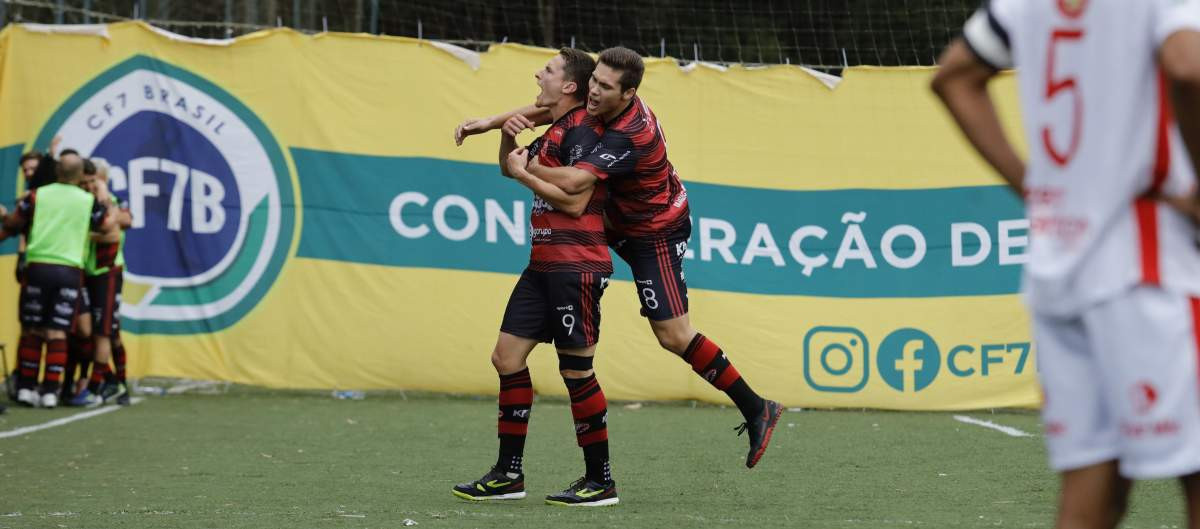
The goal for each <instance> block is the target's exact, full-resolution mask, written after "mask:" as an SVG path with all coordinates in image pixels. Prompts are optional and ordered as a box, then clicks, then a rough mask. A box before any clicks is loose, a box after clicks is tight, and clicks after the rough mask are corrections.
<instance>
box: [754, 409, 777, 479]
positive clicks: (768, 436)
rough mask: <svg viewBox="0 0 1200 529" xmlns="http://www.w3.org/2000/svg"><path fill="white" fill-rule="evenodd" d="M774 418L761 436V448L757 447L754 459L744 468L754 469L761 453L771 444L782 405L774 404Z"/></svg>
mask: <svg viewBox="0 0 1200 529" xmlns="http://www.w3.org/2000/svg"><path fill="white" fill-rule="evenodd" d="M776 406H778V407H777V408H775V416H774V417H772V418H771V422H770V423H769V424H768V425H767V433H766V435H764V436H763V442H762V446H760V447H758V451H757V452H754V457H753V458H751V459H750V461H749V462H747V463H746V468H754V466H755V465H757V464H758V460H759V459H762V456H763V453H764V452H766V451H767V445H769V444H771V435H772V434H774V433H775V425H776V424H779V418H780V417H782V416H783V405H782V404H779V403H776Z"/></svg>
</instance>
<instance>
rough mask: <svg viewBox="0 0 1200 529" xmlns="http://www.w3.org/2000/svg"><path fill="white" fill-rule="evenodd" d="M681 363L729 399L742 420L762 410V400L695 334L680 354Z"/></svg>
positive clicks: (722, 354)
mask: <svg viewBox="0 0 1200 529" xmlns="http://www.w3.org/2000/svg"><path fill="white" fill-rule="evenodd" d="M683 359H684V361H686V362H687V363H689V364H691V365H692V371H695V372H696V374H697V375H700V377H701V378H703V379H704V380H707V381H708V383H709V384H712V385H713V387H715V388H717V389H719V390H721V391H724V392H725V394H726V395H729V398H730V399H731V400H733V403H734V404H735V405H737V407H738V410H739V411H741V412H742V416H744V417H746V418H747V419H749V418H750V417H753V416H754V415H755V414H757V413H758V412H759V411H761V410H762V406H763V399H762V397H759V396H758V394H757V393H755V392H754V390H752V389H750V385H749V384H747V383H746V380H745V379H743V378H742V375H741V374H740V373H738V370H737V368H735V367H733V364H731V363H729V358H726V356H725V352H724V351H722V350H721V348H720V347H717V344H715V343H713V342H712V341H711V340H709V339H708V338H706V337H705V336H704V335H703V334H700V333H696V336H695V337H694V338H692V343H691V344H689V345H688V348H687V351H685V352H684V353H683Z"/></svg>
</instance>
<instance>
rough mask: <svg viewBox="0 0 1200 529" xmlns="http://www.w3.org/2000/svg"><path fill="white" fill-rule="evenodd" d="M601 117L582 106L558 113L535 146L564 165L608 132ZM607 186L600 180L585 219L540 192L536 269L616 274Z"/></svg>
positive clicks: (534, 227) (533, 220)
mask: <svg viewBox="0 0 1200 529" xmlns="http://www.w3.org/2000/svg"><path fill="white" fill-rule="evenodd" d="M602 130H603V129H602V127H601V125H600V121H599V120H597V119H596V118H594V117H592V116H589V115H588V113H587V111H586V110H585V109H584V107H582V106H580V107H576V108H575V109H573V110H571V111H570V112H567V113H566V114H564V115H563V116H562V117H560V118H558V120H557V121H555V122H554V124H553V125H550V129H549V130H547V131H546V133H545V134H543V135H542V136H541V137H540V138H538V139H536V140H534V142H533V143H532V144H530V146H529V155H530V156H537V157H538V163H540V164H542V165H544V166H546V167H563V166H568V165H573V164H574V163H575V162H577V161H578V160H580V159H581V158H583V157H584V156H586V155H587V153H589V152H591V150H592V147H593V146H594V145H595V144H596V141H597V140H599V139H600V133H601V131H602ZM607 187H608V186H607V185H605V184H604V182H596V187H595V189H594V190H593V192H592V198H591V200H590V201H589V202H588V205H587V208H586V209H585V210H584V213H583V215H582V216H580V217H579V218H574V217H572V216H570V215H568V214H566V213H563V212H561V211H558V210H555V209H554V206H551V205H550V204H549V203H547V202H546V201H545V200H542V199H541V197H536V196H535V197H534V200H533V208H531V210H530V214H529V239H530V243H531V244H530V246H531V248H532V249H531V251H530V255H529V268H530V270H534V271H538V272H601V273H609V274H611V273H612V270H613V268H612V257H611V256H609V253H608V243H607V239H606V238H605V236H604V202H605V198H606V195H607Z"/></svg>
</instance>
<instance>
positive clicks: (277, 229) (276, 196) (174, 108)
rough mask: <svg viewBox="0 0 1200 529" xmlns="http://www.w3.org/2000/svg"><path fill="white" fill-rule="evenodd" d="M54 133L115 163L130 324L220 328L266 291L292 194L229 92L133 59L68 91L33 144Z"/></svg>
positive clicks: (264, 136) (289, 232) (285, 173)
mask: <svg viewBox="0 0 1200 529" xmlns="http://www.w3.org/2000/svg"><path fill="white" fill-rule="evenodd" d="M55 135H61V136H62V137H63V146H64V147H70V148H74V149H76V150H78V151H79V152H80V153H81V154H82V155H84V156H87V157H90V158H93V159H96V160H101V161H103V162H104V163H105V164H107V165H108V166H109V186H110V188H111V189H112V191H113V193H114V194H115V195H116V196H118V197H119V198H121V199H122V200H124V201H126V202H127V203H128V204H129V209H130V212H131V213H132V214H133V226H132V227H131V228H130V229H129V231H128V232H127V234H126V246H125V267H126V268H125V291H124V303H123V305H122V307H121V309H122V310H121V316H122V324H123V326H125V327H126V328H128V329H129V330H131V331H133V332H153V333H168V334H190V333H200V332H213V331H217V330H220V329H223V328H225V327H228V326H229V325H232V324H234V323H236V322H237V321H238V320H240V319H241V318H242V317H243V316H245V314H247V313H248V312H249V311H250V310H251V309H252V308H253V307H254V306H255V305H256V304H257V303H258V302H259V301H260V300H261V299H262V297H263V296H264V295H265V294H266V292H267V290H269V288H270V285H271V284H272V283H273V282H274V280H275V278H276V277H277V276H278V274H279V271H280V269H281V268H282V266H283V262H284V261H285V260H286V258H287V253H288V250H289V249H290V247H291V242H292V237H293V231H294V226H295V221H296V197H295V193H294V190H293V185H292V180H291V173H290V172H289V170H288V168H287V164H286V163H285V161H284V158H283V153H282V151H281V150H280V148H279V146H278V144H277V143H276V142H275V139H274V137H272V136H271V134H270V133H269V131H268V130H267V128H266V126H265V125H263V123H262V122H261V121H260V120H259V119H258V117H257V116H255V115H254V113H253V112H251V111H250V109H248V108H247V107H246V106H245V105H243V104H242V103H241V102H239V101H238V100H237V99H235V98H234V97H233V96H232V95H230V94H229V93H228V92H226V91H224V90H223V89H221V88H220V87H218V86H217V85H215V84H213V83H212V82H210V81H208V80H206V79H204V78H202V77H199V76H197V75H196V74H193V73H191V72H188V71H186V70H183V69H181V68H178V67H176V66H173V65H170V64H167V63H165V62H162V61H159V60H156V59H152V58H149V57H145V56H136V57H133V58H131V59H129V60H127V61H125V62H122V63H120V64H118V65H116V66H114V67H112V68H110V69H109V70H107V71H105V72H104V73H102V74H100V75H99V76H97V77H96V78H95V79H93V80H92V81H91V82H89V83H87V84H86V85H85V86H84V87H83V88H81V89H80V90H79V91H77V92H76V93H75V94H74V95H72V96H71V97H70V98H69V99H68V101H67V102H66V103H65V104H64V105H63V106H62V107H60V108H59V110H58V111H57V112H56V113H55V114H54V115H53V116H52V117H51V119H50V120H49V122H48V123H47V124H46V125H45V126H44V127H43V129H42V131H41V133H40V134H39V136H38V139H37V141H36V142H35V144H36V145H38V146H44V145H46V144H48V143H49V140H50V138H51V137H53V136H55Z"/></svg>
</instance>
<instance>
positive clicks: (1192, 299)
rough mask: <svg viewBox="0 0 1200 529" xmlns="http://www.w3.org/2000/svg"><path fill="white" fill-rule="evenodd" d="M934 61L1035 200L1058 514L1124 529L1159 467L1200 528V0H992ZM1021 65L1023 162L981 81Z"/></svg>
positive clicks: (1027, 288)
mask: <svg viewBox="0 0 1200 529" xmlns="http://www.w3.org/2000/svg"><path fill="white" fill-rule="evenodd" d="M941 63H942V66H941V69H940V70H939V71H938V73H937V75H936V77H935V79H934V81H933V88H934V91H935V92H937V94H938V95H939V96H940V97H941V98H942V100H943V102H944V103H945V104H946V107H947V108H948V109H949V110H950V113H951V114H952V115H953V117H954V118H955V120H956V121H957V122H958V125H959V126H960V127H961V128H962V130H963V133H964V134H965V135H966V137H967V139H968V140H969V141H970V142H971V143H972V145H973V146H974V147H975V148H976V149H977V150H978V151H979V153H980V154H981V155H982V156H983V157H984V159H985V160H987V162H988V163H989V164H991V165H992V166H993V167H994V168H995V169H996V170H997V171H999V172H1000V173H1001V175H1002V176H1003V177H1004V178H1005V180H1007V181H1008V183H1009V184H1010V185H1011V186H1012V187H1013V188H1015V189H1016V190H1017V191H1018V192H1020V193H1021V194H1022V196H1023V197H1024V198H1025V207H1026V213H1027V214H1028V216H1029V219H1030V226H1031V227H1030V246H1029V253H1030V260H1029V264H1027V265H1026V266H1025V272H1024V279H1023V290H1024V294H1025V299H1026V303H1027V304H1028V306H1029V309H1030V312H1031V313H1032V317H1033V334H1034V340H1035V344H1036V346H1037V353H1038V369H1039V375H1040V378H1041V384H1042V388H1043V392H1044V395H1045V399H1044V403H1043V409H1042V417H1043V422H1044V425H1045V432H1046V444H1047V448H1048V452H1049V456H1050V466H1051V467H1052V468H1053V469H1054V470H1056V471H1058V472H1061V473H1062V493H1061V498H1060V504H1059V514H1058V521H1057V525H1058V527H1115V526H1116V524H1117V523H1118V522H1119V521H1120V519H1121V517H1122V515H1123V514H1124V512H1125V505H1126V502H1127V498H1128V494H1129V489H1130V483H1131V482H1130V480H1132V479H1146V478H1163V477H1179V478H1181V481H1182V482H1183V486H1184V491H1185V493H1186V497H1187V505H1188V517H1189V519H1190V526H1191V527H1193V528H1198V527H1200V477H1198V476H1200V475H1198V474H1197V472H1200V362H1198V358H1200V330H1198V329H1197V327H1198V326H1200V249H1198V248H1197V244H1196V231H1197V229H1196V224H1195V219H1196V218H1197V216H1196V215H1195V213H1194V212H1195V211H1196V208H1195V206H1194V204H1195V198H1194V196H1195V188H1196V176H1195V170H1194V168H1193V163H1192V160H1198V159H1200V156H1197V155H1198V154H1200V0H1090V1H1089V0H992V1H990V2H988V3H986V4H985V5H984V7H983V8H981V9H980V10H979V11H978V12H976V13H975V15H974V16H972V17H971V18H970V19H969V20H968V21H967V23H966V26H965V27H964V30H963V38H961V39H958V40H956V41H955V42H953V43H951V45H950V46H949V47H948V48H947V50H946V51H945V53H944V54H943V56H942V59H941ZM1013 67H1015V68H1016V69H1017V82H1018V87H1019V94H1020V103H1021V113H1022V119H1023V126H1024V133H1025V139H1026V143H1027V145H1028V146H1029V147H1028V148H1029V152H1028V160H1022V159H1021V158H1020V157H1019V156H1018V155H1017V153H1016V151H1015V150H1014V149H1013V147H1012V145H1011V144H1010V143H1009V141H1008V140H1007V139H1006V137H1005V134H1004V131H1003V129H1002V126H1001V124H1000V122H999V120H998V119H997V117H996V112H995V109H994V107H993V105H992V100H991V99H990V97H989V95H988V92H987V82H988V80H989V79H990V78H992V77H993V76H995V75H996V73H997V72H998V70H1000V69H1004V68H1013ZM1172 108H1174V111H1172ZM1176 123H1178V124H1176ZM1181 132H1182V133H1181ZM1181 140H1182V141H1181Z"/></svg>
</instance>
